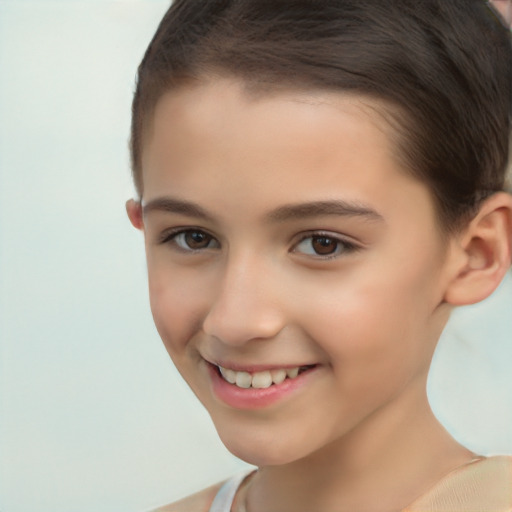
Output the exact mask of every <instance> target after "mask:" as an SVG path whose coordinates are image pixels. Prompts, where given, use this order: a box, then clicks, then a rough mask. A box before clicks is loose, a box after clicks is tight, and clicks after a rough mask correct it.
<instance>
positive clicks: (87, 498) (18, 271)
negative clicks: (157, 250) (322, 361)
mask: <svg viewBox="0 0 512 512" xmlns="http://www.w3.org/2000/svg"><path fill="white" fill-rule="evenodd" d="M167 7H168V2H167V1H161V0H146V1H143V0H133V1H100V0H96V1H93V0H91V1H75V0H61V1H46V0H37V1H25V0H12V1H6V0H0V511H2V512H35V511H37V512H75V511H76V512H92V511H95V512H102V511H105V512H117V511H119V512H121V511H123V512H141V511H143V510H146V509H148V508H151V507H154V506H156V505H159V504H162V503H165V502H168V501H172V500H175V499H177V498H178V497H181V496H183V495H185V494H188V493H190V492H192V491H193V490H196V489H198V488H201V487H204V486H206V485H207V484H210V483H213V482H215V481H218V480H220V479H222V478H224V477H226V476H227V475H229V474H230V473H232V472H235V471H237V470H238V469H240V468H241V467H243V464H242V463H241V462H239V461H236V460H235V459H234V458H233V457H232V456H231V455H229V454H228V453H227V452H226V450H225V449H224V448H223V447H222V445H221V444H220V442H219V441H218V440H217V436H216V434H215V431H214V429H213V427H212V426H211V423H210V421H209V418H208V417H207V415H206V414H205V413H204V411H203V410H202V409H201V407H200V406H199V405H198V403H197V402H196V400H195V399H194V397H193V396H192V394H191V393H190V391H189V390H188V389H187V387H186V385H185V384H184V383H182V382H181V380H180V378H179V376H178V374H177V372H176V371H175V370H174V368H173V367H172V365H171V363H170V360H169V358H168V356H167V353H166V352H165V350H164V348H163V347H162V345H161V342H160V340H159V338H158V335H157V333H156V331H155V329H154V327H153V324H152V320H151V314H150V311H149V306H148V300H147V291H146V278H145V262H144V254H143V243H142V237H141V235H140V233H138V232H136V231H135V230H133V229H132V228H131V226H130V225H129V223H128V221H127V220H126V218H125V212H124V202H125V200H126V199H127V198H128V197H131V196H132V186H131V183H130V177H129V162H128V151H127V144H128V132H129V113H130V102H131V94H132V92H133V87H134V77H135V70H136V67H137V65H138V62H139V61H140V59H141V57H142V54H143V51H144V49H145V47H146V45H147V43H148V42H149V39H150V37H151V36H152V34H153V32H154V30H155V29H156V25H157V23H158V22H159V20H160V18H161V16H162V14H163V12H164V11H165V10H166V9H167ZM511 312H512V279H511V278H510V276H509V278H508V280H507V282H506V283H505V285H504V286H502V287H501V289H500V290H499V292H498V293H497V294H496V295H495V296H494V297H493V298H492V299H491V300H489V301H487V302H486V303H484V304H483V305H480V306H475V307H471V308H467V309H466V310H461V311H458V312H457V314H456V315H455V318H454V322H453V323H452V325H451V328H450V332H449V335H447V336H446V337H445V338H444V339H443V341H442V343H441V345H440V349H439V351H438V353H437V354H436V359H435V365H434V368H433V371H432V374H431V375H432V379H431V385H430V395H431V398H432V402H433V405H434V408H435V410H436V412H437V413H438V415H439V417H440V418H441V419H442V421H443V422H444V423H445V425H446V426H447V427H448V428H449V429H450V430H451V432H452V433H453V434H454V435H455V436H456V437H458V438H459V439H460V440H461V441H463V442H465V443H466V444H468V445H469V446H470V447H471V448H473V449H474V450H476V451H480V452H483V453H499V452H502V453H503V452H508V453H512V375H511V373H510V371H509V370H510V362H511V361H512V319H511V318H512V315H511ZM298 421H300V418H298Z"/></svg>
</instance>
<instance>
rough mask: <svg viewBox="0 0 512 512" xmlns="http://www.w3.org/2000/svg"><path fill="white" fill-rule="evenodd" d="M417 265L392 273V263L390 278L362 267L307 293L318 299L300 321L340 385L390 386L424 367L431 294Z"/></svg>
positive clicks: (422, 269)
mask: <svg viewBox="0 0 512 512" xmlns="http://www.w3.org/2000/svg"><path fill="white" fill-rule="evenodd" d="M422 265H424V263H422V262H416V265H415V266H414V267H413V266H410V268H409V269H407V270H403V267H401V268H400V269H399V271H397V270H396V269H397V268H398V267H397V266H396V264H395V265H394V267H393V268H395V271H394V273H392V272H390V271H385V270H383V267H382V266H380V265H379V268H378V269H377V268H375V269H372V268H371V267H369V266H365V268H364V271H363V270H361V272H358V271H354V272H351V273H350V275H347V276H346V277H345V278H343V277H340V279H339V280H338V282H336V285H335V286H334V287H332V285H331V287H330V288H324V291H323V293H320V292H319V290H316V291H314V292H313V293H314V294H315V296H316V297H317V298H318V300H315V301H312V302H311V303H310V304H309V309H304V311H303V312H302V317H303V318H304V319H307V325H306V329H307V330H308V334H309V336H310V337H311V338H312V339H313V340H316V341H317V343H319V344H321V345H322V348H323V349H324V351H325V352H326V353H327V354H328V356H329V359H330V360H331V363H332V365H333V367H334V370H335V371H336V372H337V373H338V375H339V377H340V379H341V381H342V382H343V383H344V385H345V384H346V385H347V386H355V387H357V388H359V389H360V390H365V389H371V388H372V386H373V388H374V389H375V384H376V383H380V384H378V386H382V385H384V386H385V385H386V383H388V384H389V385H390V386H396V385H398V384H399V383H402V382H404V381H406V380H408V379H409V378H410V377H411V376H412V375H413V374H415V373H418V372H419V371H423V370H424V368H425V367H428V364H429V361H430V357H431V350H432V343H429V340H430V338H433V337H434V332H433V331H432V332H431V330H430V320H431V314H432V310H431V304H432V302H433V301H432V295H433V293H432V290H433V289H432V282H431V279H430V282H429V279H428V278H427V277H428V275H429V272H427V271H425V267H424V266H422ZM427 268H428V266H427ZM430 278H432V276H430ZM325 289H328V290H329V292H328V293H325ZM383 383H384V384H383Z"/></svg>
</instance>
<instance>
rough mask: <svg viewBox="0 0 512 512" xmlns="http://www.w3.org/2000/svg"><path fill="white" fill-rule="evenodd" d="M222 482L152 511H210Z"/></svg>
mask: <svg viewBox="0 0 512 512" xmlns="http://www.w3.org/2000/svg"><path fill="white" fill-rule="evenodd" d="M222 484H223V482H220V483H218V484H215V485H212V486H211V487H208V488H206V489H203V490H202V491H199V492H196V493H195V494H192V495H191V496H187V497H186V498H183V499H182V500H179V501H176V502H175V503H171V504H170V505H165V506H163V507H159V508H157V509H154V510H152V511H150V512H191V511H192V510H193V511H194V512H196V511H197V512H208V510H209V509H210V506H211V504H212V501H213V499H214V498H215V495H216V494H217V493H218V491H219V489H220V488H221V487H222Z"/></svg>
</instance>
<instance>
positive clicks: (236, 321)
mask: <svg viewBox="0 0 512 512" xmlns="http://www.w3.org/2000/svg"><path fill="white" fill-rule="evenodd" d="M219 273H220V275H219V277H218V279H217V282H216V289H215V290H213V291H212V292H213V293H212V294H211V295H210V297H211V301H210V304H209V310H208V312H207V314H206V316H205V318H204V321H203V330H204V332H205V333H206V334H208V335H209V336H213V337H215V338H217V339H219V340H220V341H222V342H223V343H225V344H229V345H234V346H240V345H243V344H245V343H247V342H248V341H251V340H256V339H269V338H272V337H275V336H276V335H277V334H278V333H279V332H280V331H281V329H283V327H284V325H285V318H284V312H283V310H282V308H281V305H282V304H281V301H280V300H279V298H278V297H279V295H280V292H281V290H282V287H281V286H280V282H279V279H278V276H277V275H276V274H277V272H276V269H275V268H273V265H272V264H269V262H265V261H263V260H262V259H258V258H254V257H245V258H244V257H242V258H236V259H235V258H231V261H228V262H226V263H225V265H224V268H223V270H222V272H219Z"/></svg>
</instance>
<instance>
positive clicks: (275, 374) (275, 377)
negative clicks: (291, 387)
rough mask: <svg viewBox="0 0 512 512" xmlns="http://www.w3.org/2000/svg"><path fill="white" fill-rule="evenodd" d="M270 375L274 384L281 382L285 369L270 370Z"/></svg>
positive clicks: (284, 376) (284, 375)
mask: <svg viewBox="0 0 512 512" xmlns="http://www.w3.org/2000/svg"><path fill="white" fill-rule="evenodd" d="M270 375H271V376H272V382H273V383H274V384H281V382H283V381H284V379H286V370H271V371H270Z"/></svg>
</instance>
